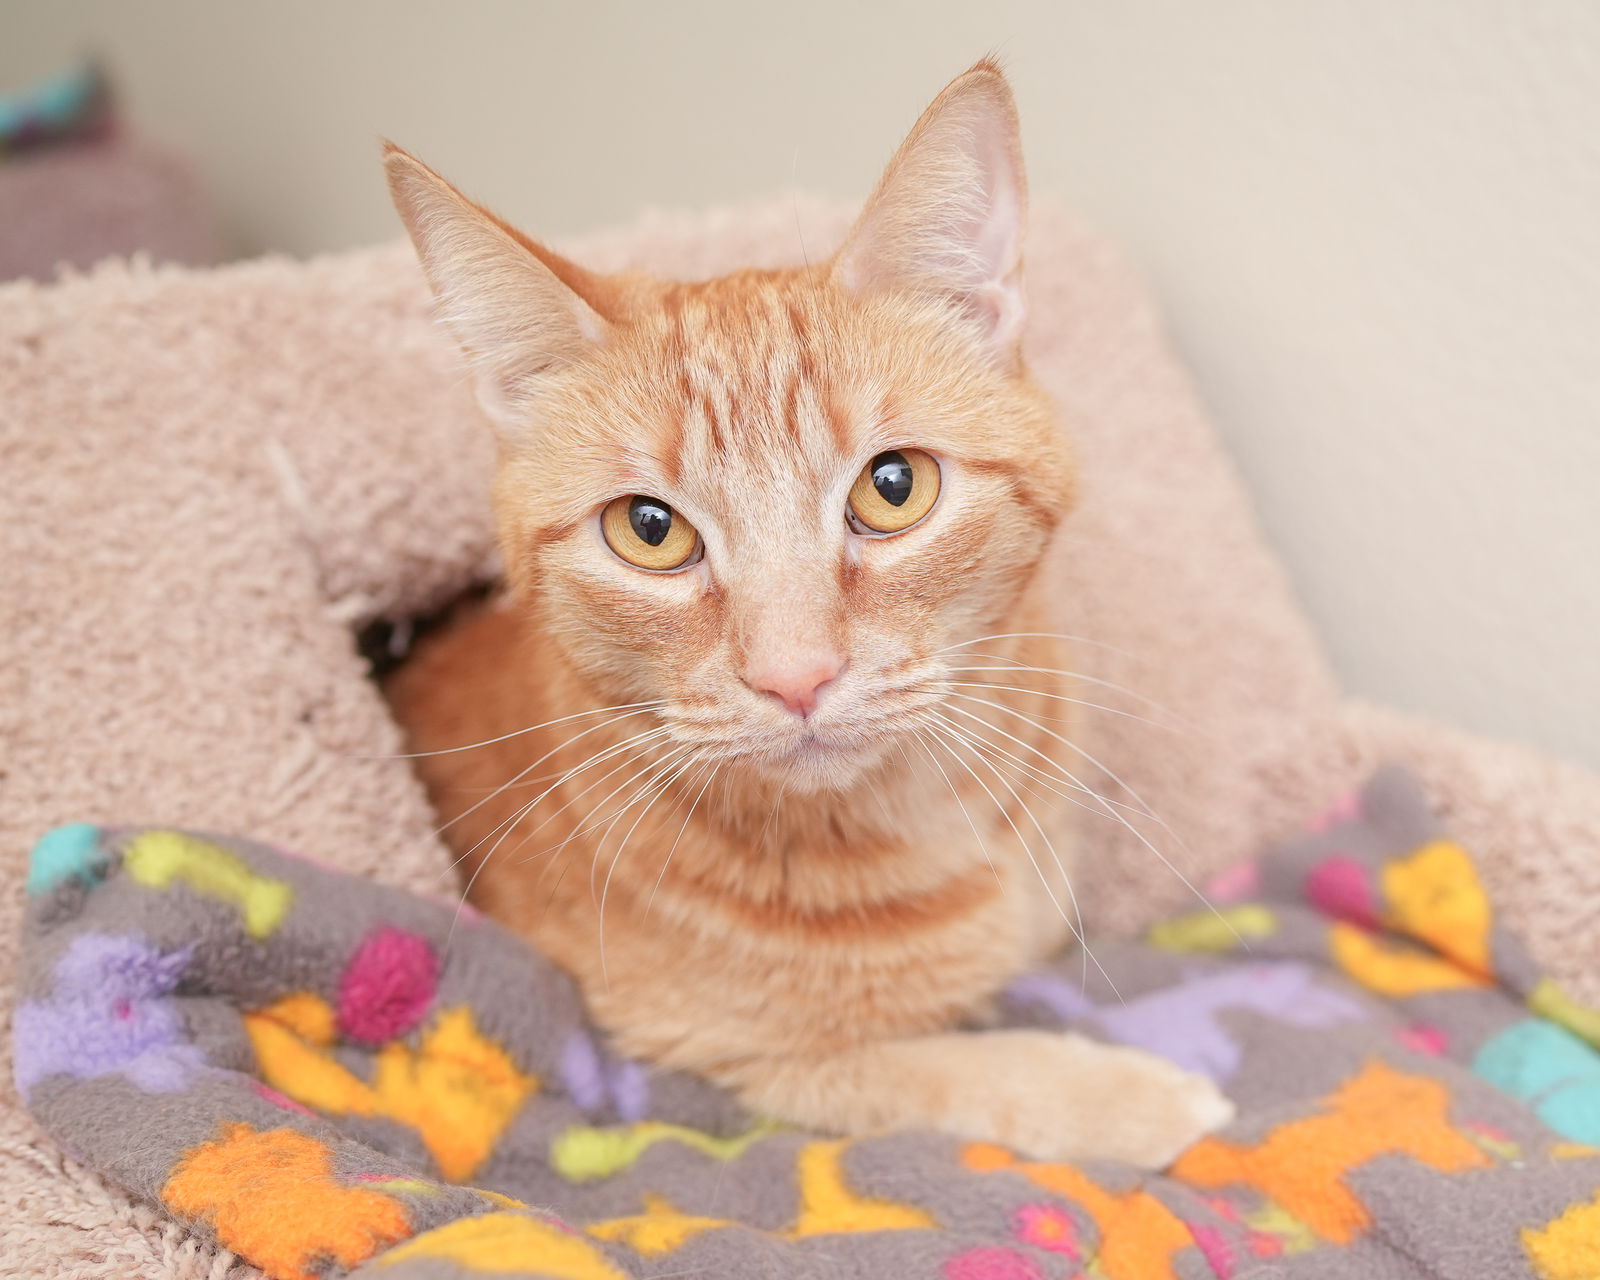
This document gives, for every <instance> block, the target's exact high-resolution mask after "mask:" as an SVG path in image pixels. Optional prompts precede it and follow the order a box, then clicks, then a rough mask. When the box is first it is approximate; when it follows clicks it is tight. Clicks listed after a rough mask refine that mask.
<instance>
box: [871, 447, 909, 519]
mask: <svg viewBox="0 0 1600 1280" xmlns="http://www.w3.org/2000/svg"><path fill="white" fill-rule="evenodd" d="M911 484H912V471H911V464H910V463H909V462H907V461H906V459H905V455H904V454H902V453H896V452H892V451H891V452H889V453H880V454H879V455H878V456H877V457H876V458H874V459H873V460H872V487H873V488H874V489H876V490H877V491H878V496H879V497H880V498H882V499H883V500H884V501H885V502H887V503H888V504H889V505H890V506H891V507H903V506H905V504H906V501H907V499H909V498H910V497H911Z"/></svg>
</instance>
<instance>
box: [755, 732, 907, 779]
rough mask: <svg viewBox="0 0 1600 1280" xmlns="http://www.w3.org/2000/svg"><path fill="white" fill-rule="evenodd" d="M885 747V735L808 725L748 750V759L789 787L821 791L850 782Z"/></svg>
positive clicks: (876, 760)
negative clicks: (780, 739)
mask: <svg viewBox="0 0 1600 1280" xmlns="http://www.w3.org/2000/svg"><path fill="white" fill-rule="evenodd" d="M887 749H888V743H887V740H886V737H885V736H877V737H874V738H864V737H861V736H858V735H855V734H840V733H837V732H834V733H830V732H829V731H828V730H827V729H826V728H820V727H818V728H812V727H807V728H805V729H803V730H801V731H800V732H799V733H798V734H796V735H795V736H794V737H793V738H791V739H789V740H788V741H786V742H784V743H782V744H771V745H768V746H765V747H763V748H762V749H761V750H758V751H754V752H751V753H750V755H749V757H748V759H749V761H750V763H752V764H754V765H756V766H757V767H758V768H759V769H761V771H762V772H764V773H767V774H769V775H771V776H773V777H774V778H776V779H778V780H780V781H782V782H783V783H784V784H785V785H786V786H787V787H789V788H790V789H791V790H795V791H824V790H836V789H840V788H844V787H847V786H849V785H850V784H851V783H852V782H854V781H855V780H856V779H857V778H859V777H860V775H861V774H862V772H864V771H865V770H867V769H869V768H871V767H872V766H873V765H875V764H876V763H878V761H879V760H880V759H882V757H883V755H884V753H885V751H886V750H887Z"/></svg>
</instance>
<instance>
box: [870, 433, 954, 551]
mask: <svg viewBox="0 0 1600 1280" xmlns="http://www.w3.org/2000/svg"><path fill="white" fill-rule="evenodd" d="M938 498H939V464H938V463H937V462H935V461H934V459H933V456H932V455H931V454H927V453H924V452H923V451H922V450H921V449H890V450H889V451H888V452H887V453H880V454H879V455H878V456H877V457H876V458H874V459H873V460H872V461H871V462H869V463H867V465H866V466H865V467H863V468H862V469H861V474H860V475H859V476H857V477H856V482H855V484H853V485H852V486H851V487H850V514H851V516H853V517H854V518H855V519H856V520H857V521H859V522H860V523H861V524H862V525H864V526H865V527H866V528H867V529H869V530H871V531H872V532H873V533H899V532H900V531H901V530H902V529H909V528H910V527H911V526H912V525H914V524H916V522H917V521H918V520H920V519H922V517H923V516H925V515H927V514H928V512H929V511H931V510H933V504H934V503H935V502H937V501H938Z"/></svg>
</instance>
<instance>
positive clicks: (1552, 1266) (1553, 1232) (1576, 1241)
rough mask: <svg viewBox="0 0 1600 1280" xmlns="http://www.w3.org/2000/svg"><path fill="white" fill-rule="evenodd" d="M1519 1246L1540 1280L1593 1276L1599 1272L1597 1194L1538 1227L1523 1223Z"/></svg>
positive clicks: (1581, 1279)
mask: <svg viewBox="0 0 1600 1280" xmlns="http://www.w3.org/2000/svg"><path fill="white" fill-rule="evenodd" d="M1522 1248H1523V1250H1524V1251H1525V1252H1526V1253H1527V1255H1528V1260H1529V1261H1530V1262H1531V1263H1532V1264H1533V1271H1534V1274H1535V1275H1537V1276H1538V1277H1539V1278H1540V1280H1595V1277H1596V1276H1600V1196H1596V1197H1595V1198H1594V1199H1593V1200H1590V1201H1589V1202H1588V1203H1586V1204H1575V1205H1572V1206H1571V1207H1569V1208H1568V1209H1567V1211H1566V1212H1565V1213H1563V1214H1562V1215H1561V1216H1560V1217H1559V1218H1557V1219H1556V1220H1555V1221H1553V1222H1548V1223H1546V1224H1545V1225H1544V1226H1542V1227H1524V1228H1523V1229H1522Z"/></svg>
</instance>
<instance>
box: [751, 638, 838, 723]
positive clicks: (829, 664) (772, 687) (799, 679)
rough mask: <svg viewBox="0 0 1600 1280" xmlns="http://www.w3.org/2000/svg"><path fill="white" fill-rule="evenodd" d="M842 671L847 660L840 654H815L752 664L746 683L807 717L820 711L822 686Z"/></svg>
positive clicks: (798, 714)
mask: <svg viewBox="0 0 1600 1280" xmlns="http://www.w3.org/2000/svg"><path fill="white" fill-rule="evenodd" d="M843 670H844V659H843V658H841V657H840V656H839V655H838V654H836V653H827V654H812V655H808V656H806V657H803V658H800V659H797V660H791V661H788V662H783V663H774V664H772V665H765V664H756V663H752V664H751V665H750V666H749V667H748V668H747V669H746V671H745V674H744V682H745V683H746V684H747V685H749V686H750V687H751V688H752V689H754V690H755V691H756V692H757V693H765V694H770V695H771V696H772V697H774V698H776V699H777V700H778V701H779V702H781V703H783V705H784V707H786V708H787V709H788V710H789V711H792V712H793V713H794V714H795V715H797V716H800V717H801V718H804V717H806V716H809V715H810V714H811V713H812V712H814V711H815V710H816V709H817V703H818V701H819V700H820V699H821V697H822V690H823V686H825V685H826V684H827V683H828V682H829V681H831V680H833V679H834V678H835V677H836V676H837V675H838V674H839V673H840V672H841V671H843Z"/></svg>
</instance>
